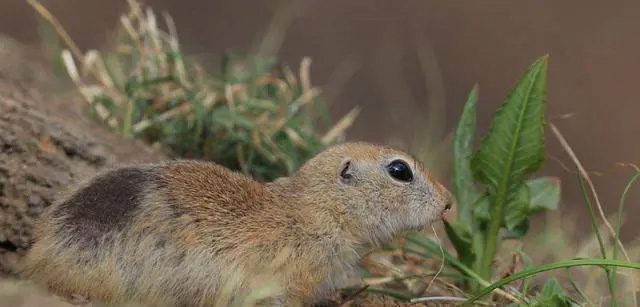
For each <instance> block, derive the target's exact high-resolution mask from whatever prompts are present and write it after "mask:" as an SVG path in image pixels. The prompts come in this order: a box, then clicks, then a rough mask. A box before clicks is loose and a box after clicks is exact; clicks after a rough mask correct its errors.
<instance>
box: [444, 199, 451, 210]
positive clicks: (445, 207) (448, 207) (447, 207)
mask: <svg viewBox="0 0 640 307" xmlns="http://www.w3.org/2000/svg"><path fill="white" fill-rule="evenodd" d="M451 206H453V204H451V201H449V202H448V203H447V204H446V205H444V211H449V210H451Z"/></svg>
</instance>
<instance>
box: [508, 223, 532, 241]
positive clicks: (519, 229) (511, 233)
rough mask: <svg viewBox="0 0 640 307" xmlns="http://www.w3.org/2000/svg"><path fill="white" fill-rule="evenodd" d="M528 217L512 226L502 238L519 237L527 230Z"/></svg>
mask: <svg viewBox="0 0 640 307" xmlns="http://www.w3.org/2000/svg"><path fill="white" fill-rule="evenodd" d="M529 224H530V223H529V219H528V218H526V219H524V220H523V221H522V222H521V223H520V224H518V225H515V226H513V228H512V229H509V230H507V232H506V233H505V234H504V237H503V238H504V239H520V238H522V237H524V235H525V234H527V231H529V226H530V225H529Z"/></svg>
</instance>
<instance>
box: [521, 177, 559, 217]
mask: <svg viewBox="0 0 640 307" xmlns="http://www.w3.org/2000/svg"><path fill="white" fill-rule="evenodd" d="M527 186H528V187H529V194H530V195H531V202H530V205H529V211H530V213H537V212H541V211H543V210H556V209H557V208H558V204H559V203H560V179H558V178H557V177H540V178H536V179H532V180H528V181H527Z"/></svg>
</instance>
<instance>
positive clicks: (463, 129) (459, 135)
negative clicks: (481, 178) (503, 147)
mask: <svg viewBox="0 0 640 307" xmlns="http://www.w3.org/2000/svg"><path fill="white" fill-rule="evenodd" d="M477 101H478V86H477V85H476V86H474V87H473V89H472V90H471V92H470V93H469V97H468V98H467V103H466V104H465V106H464V109H463V110H462V116H461V117H460V121H459V122H458V126H457V128H456V132H455V139H454V141H453V183H454V189H453V191H454V195H455V198H456V206H457V210H458V223H461V224H462V225H471V220H472V215H473V207H472V204H473V203H474V202H475V201H476V200H477V199H478V197H479V195H480V193H479V192H478V190H477V188H476V186H475V185H474V180H473V174H472V172H471V157H472V155H473V134H474V132H475V127H476V103H477ZM467 228H468V227H467Z"/></svg>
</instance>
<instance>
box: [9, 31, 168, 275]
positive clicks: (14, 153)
mask: <svg viewBox="0 0 640 307" xmlns="http://www.w3.org/2000/svg"><path fill="white" fill-rule="evenodd" d="M47 71H49V69H48V68H47V66H45V65H43V63H42V62H41V60H40V59H39V58H38V57H37V55H36V54H34V53H33V52H31V51H30V50H29V49H28V48H25V47H24V46H21V45H19V44H18V43H16V42H15V41H13V40H11V39H9V38H6V37H0V270H3V271H7V270H8V268H9V267H11V264H12V262H13V260H14V259H16V256H17V255H20V254H21V252H22V251H23V250H24V249H25V248H27V247H28V246H29V242H30V241H31V236H32V226H33V223H34V220H35V219H36V218H37V217H38V215H39V214H40V212H42V210H43V209H44V208H46V207H47V206H48V205H49V204H51V202H52V201H53V200H54V199H55V197H56V194H57V193H58V192H60V191H62V190H64V189H66V188H69V187H70V186H72V185H73V183H74V182H76V181H77V180H80V179H82V178H83V177H86V176H88V175H91V174H94V173H96V172H97V171H100V170H102V169H104V168H108V167H112V166H114V165H118V164H130V163H137V162H151V161H157V160H160V159H163V158H165V156H164V155H163V154H162V153H160V152H158V151H157V150H153V149H152V148H151V147H149V146H148V145H146V144H144V143H142V142H139V141H135V140H128V139H123V138H122V137H120V136H118V135H115V134H113V133H111V132H110V131H108V130H107V129H106V128H104V127H102V126H101V125H100V124H98V123H97V122H94V121H92V120H91V119H90V118H88V117H87V116H86V111H87V106H86V104H84V102H83V101H82V100H81V99H80V97H75V96H70V97H69V98H68V99H61V98H58V97H64V96H60V95H53V93H52V92H51V89H52V88H54V84H53V83H54V82H53V81H52V80H55V78H54V76H52V75H51V74H49V73H47ZM47 89H48V90H47Z"/></svg>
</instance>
